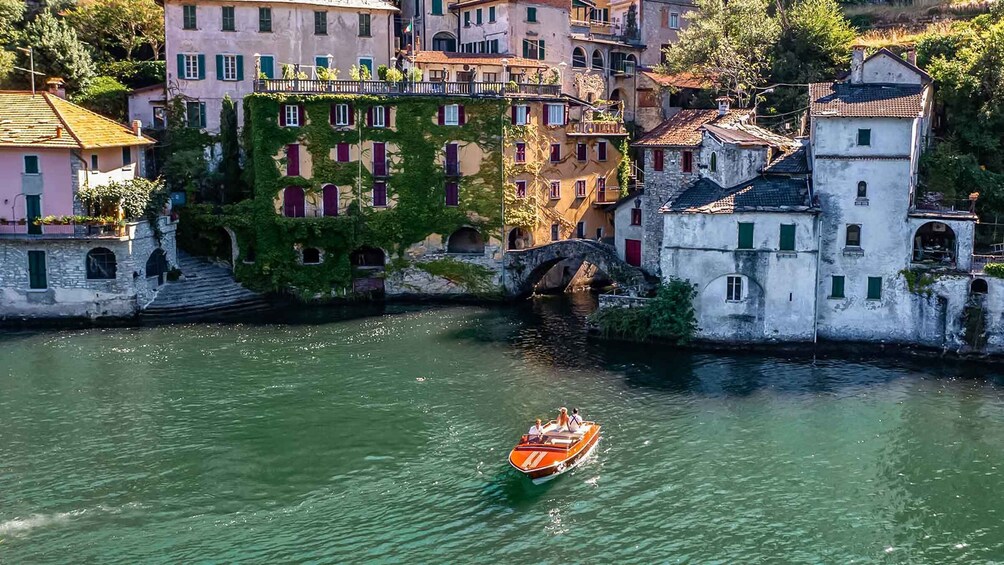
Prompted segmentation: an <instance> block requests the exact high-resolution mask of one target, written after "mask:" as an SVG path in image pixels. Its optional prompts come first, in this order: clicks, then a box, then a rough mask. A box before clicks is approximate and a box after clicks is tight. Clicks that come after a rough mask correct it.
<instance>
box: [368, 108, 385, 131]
mask: <svg viewBox="0 0 1004 565" xmlns="http://www.w3.org/2000/svg"><path fill="white" fill-rule="evenodd" d="M372 112H373V119H372V120H371V122H372V123H371V124H370V127H374V128H385V127H387V119H386V118H387V113H386V106H373V109H372Z"/></svg>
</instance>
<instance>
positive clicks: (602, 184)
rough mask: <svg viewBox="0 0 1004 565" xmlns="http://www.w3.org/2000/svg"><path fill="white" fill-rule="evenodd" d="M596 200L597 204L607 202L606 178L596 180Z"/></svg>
mask: <svg viewBox="0 0 1004 565" xmlns="http://www.w3.org/2000/svg"><path fill="white" fill-rule="evenodd" d="M596 200H597V201H599V202H606V201H607V178H606V177H598V178H597V179H596Z"/></svg>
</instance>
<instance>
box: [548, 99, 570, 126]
mask: <svg viewBox="0 0 1004 565" xmlns="http://www.w3.org/2000/svg"><path fill="white" fill-rule="evenodd" d="M564 124H565V105H564V104H545V105H544V125H545V126H560V125H564Z"/></svg>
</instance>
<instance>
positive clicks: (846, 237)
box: [844, 224, 861, 249]
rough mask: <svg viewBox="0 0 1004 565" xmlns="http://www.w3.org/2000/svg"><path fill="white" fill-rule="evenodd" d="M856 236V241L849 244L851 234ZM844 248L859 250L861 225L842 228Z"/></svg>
mask: <svg viewBox="0 0 1004 565" xmlns="http://www.w3.org/2000/svg"><path fill="white" fill-rule="evenodd" d="M852 230H853V232H854V233H855V234H856V240H855V242H854V243H851V232H852ZM844 247H853V248H858V249H860V248H861V224H847V225H846V226H845V227H844Z"/></svg>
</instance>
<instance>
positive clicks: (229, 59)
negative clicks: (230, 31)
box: [220, 53, 238, 82]
mask: <svg viewBox="0 0 1004 565" xmlns="http://www.w3.org/2000/svg"><path fill="white" fill-rule="evenodd" d="M220 57H222V61H223V78H221V79H220V80H225V81H231V82H232V81H236V80H237V76H238V73H237V57H238V56H237V55H233V54H226V53H224V54H222V55H220ZM228 64H232V66H231V68H230V69H228V68H227V65H228ZM228 70H229V71H231V72H230V73H228V72H227V71H228Z"/></svg>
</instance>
